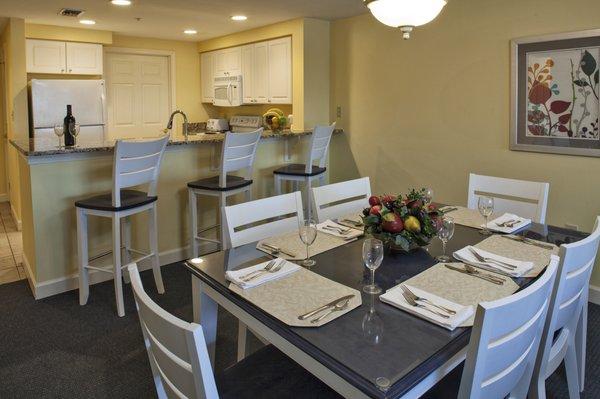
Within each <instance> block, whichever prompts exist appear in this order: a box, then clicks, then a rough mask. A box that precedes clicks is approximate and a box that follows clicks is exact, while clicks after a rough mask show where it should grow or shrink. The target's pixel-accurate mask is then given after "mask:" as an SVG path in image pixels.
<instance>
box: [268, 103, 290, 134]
mask: <svg viewBox="0 0 600 399" xmlns="http://www.w3.org/2000/svg"><path fill="white" fill-rule="evenodd" d="M263 121H264V125H265V126H267V127H268V128H269V129H271V130H272V131H273V132H276V133H280V132H281V131H282V130H283V129H285V127H286V125H287V122H288V121H287V118H286V117H285V115H284V113H283V111H282V110H280V109H279V108H270V109H268V110H267V112H265V113H264V115H263Z"/></svg>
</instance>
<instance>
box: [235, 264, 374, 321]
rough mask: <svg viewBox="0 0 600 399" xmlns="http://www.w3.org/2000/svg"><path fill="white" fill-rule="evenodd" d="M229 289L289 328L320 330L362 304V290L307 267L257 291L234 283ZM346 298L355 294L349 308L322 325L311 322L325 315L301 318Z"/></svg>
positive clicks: (335, 314)
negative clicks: (316, 328)
mask: <svg viewBox="0 0 600 399" xmlns="http://www.w3.org/2000/svg"><path fill="white" fill-rule="evenodd" d="M229 289H230V290H231V291H233V292H235V293H236V294H238V295H239V296H241V297H243V298H244V299H246V300H247V301H249V302H250V303H252V304H254V305H256V306H258V307H259V308H261V309H262V310H264V311H265V312H267V313H268V314H270V315H271V316H273V317H275V318H277V319H279V320H281V321H282V322H283V323H285V324H287V325H288V326H295V327H319V326H322V325H324V324H327V323H329V322H330V321H332V320H335V319H336V318H338V317H340V316H343V315H344V314H346V313H348V312H349V311H351V310H352V309H355V308H357V307H359V306H360V305H362V298H361V294H360V292H359V291H357V290H355V289H352V288H349V287H346V286H345V285H342V284H339V283H336V282H335V281H332V280H329V279H328V278H325V277H323V276H320V275H318V274H317V273H313V272H311V271H310V270H307V269H305V268H302V269H300V270H299V271H297V272H295V273H292V274H290V275H289V276H286V277H284V278H281V279H279V280H274V281H270V282H268V283H265V284H262V285H259V286H258V287H255V288H250V289H247V290H243V289H241V288H240V287H238V286H237V285H235V284H233V283H231V284H230V285H229ZM346 295H354V298H352V299H350V302H349V304H348V307H347V308H346V309H344V310H340V311H337V312H334V313H332V314H331V315H329V316H327V317H326V318H325V319H323V320H321V321H320V322H318V323H311V320H312V319H315V318H317V317H319V316H321V315H322V314H323V313H319V314H318V315H316V316H315V317H312V318H310V319H307V320H299V319H298V316H300V315H301V314H305V313H308V312H310V311H311V310H314V309H316V308H318V307H320V306H323V305H324V304H326V303H329V302H332V301H334V300H335V299H337V298H341V297H343V296H346Z"/></svg>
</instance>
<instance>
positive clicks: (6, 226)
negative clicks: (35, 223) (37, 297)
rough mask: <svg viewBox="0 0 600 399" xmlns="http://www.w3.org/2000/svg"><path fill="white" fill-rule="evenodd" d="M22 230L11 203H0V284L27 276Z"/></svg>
mask: <svg viewBox="0 0 600 399" xmlns="http://www.w3.org/2000/svg"><path fill="white" fill-rule="evenodd" d="M22 253H23V240H22V236H21V232H20V231H18V230H17V226H16V224H15V222H14V221H13V219H12V216H11V215H10V204H9V203H8V202H2V203H0V284H5V283H12V282H13V281H17V280H23V279H25V278H26V275H25V270H24V269H23V263H22Z"/></svg>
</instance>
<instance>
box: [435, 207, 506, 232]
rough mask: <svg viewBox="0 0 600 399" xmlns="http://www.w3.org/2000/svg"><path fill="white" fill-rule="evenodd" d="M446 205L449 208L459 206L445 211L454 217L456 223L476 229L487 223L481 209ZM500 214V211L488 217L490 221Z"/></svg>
mask: <svg viewBox="0 0 600 399" xmlns="http://www.w3.org/2000/svg"><path fill="white" fill-rule="evenodd" d="M446 207H447V208H457V209H456V210H454V211H450V212H446V213H445V215H448V216H450V217H451V218H452V219H454V223H456V224H460V225H463V226H467V227H473V228H475V229H480V230H481V225H482V224H484V223H485V218H484V217H483V216H481V214H480V213H479V210H477V209H469V208H465V207H464V206H458V205H448V206H446ZM446 207H442V209H443V208H446ZM500 215H501V214H500V213H492V214H491V215H490V217H489V218H488V221H490V220H494V219H495V218H497V217H499V216H500Z"/></svg>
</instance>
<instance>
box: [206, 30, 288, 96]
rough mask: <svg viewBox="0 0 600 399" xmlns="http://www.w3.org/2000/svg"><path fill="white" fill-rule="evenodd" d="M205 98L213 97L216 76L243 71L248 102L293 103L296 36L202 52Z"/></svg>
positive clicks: (241, 73) (231, 74)
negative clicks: (294, 42) (293, 53)
mask: <svg viewBox="0 0 600 399" xmlns="http://www.w3.org/2000/svg"><path fill="white" fill-rule="evenodd" d="M200 70H201V72H200V74H201V84H202V102H212V101H213V97H214V94H213V91H214V89H213V87H214V78H215V77H219V76H234V75H242V85H243V102H244V104H291V103H292V39H291V38H290V37H284V38H281V39H274V40H269V41H265V42H259V43H253V44H247V45H245V46H240V47H232V48H228V49H224V50H216V51H212V52H208V53H202V54H201V55H200Z"/></svg>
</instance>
